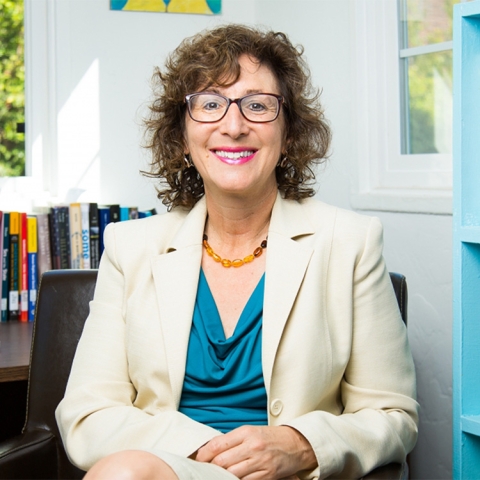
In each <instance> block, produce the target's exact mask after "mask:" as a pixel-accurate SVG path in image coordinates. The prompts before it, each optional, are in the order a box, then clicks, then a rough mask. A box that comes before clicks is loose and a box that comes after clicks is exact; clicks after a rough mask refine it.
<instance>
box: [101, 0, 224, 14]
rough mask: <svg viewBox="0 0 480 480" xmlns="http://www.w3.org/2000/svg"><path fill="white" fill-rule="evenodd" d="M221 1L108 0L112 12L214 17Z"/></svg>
mask: <svg viewBox="0 0 480 480" xmlns="http://www.w3.org/2000/svg"><path fill="white" fill-rule="evenodd" d="M221 6H222V0H110V8H111V9H112V10H122V11H134V12H164V13H197V14H203V15H216V14H219V13H220V12H221Z"/></svg>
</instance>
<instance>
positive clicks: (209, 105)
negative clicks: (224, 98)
mask: <svg viewBox="0 0 480 480" xmlns="http://www.w3.org/2000/svg"><path fill="white" fill-rule="evenodd" d="M219 108H220V104H219V103H218V102H208V103H205V104H204V105H203V109H204V110H218V109H219Z"/></svg>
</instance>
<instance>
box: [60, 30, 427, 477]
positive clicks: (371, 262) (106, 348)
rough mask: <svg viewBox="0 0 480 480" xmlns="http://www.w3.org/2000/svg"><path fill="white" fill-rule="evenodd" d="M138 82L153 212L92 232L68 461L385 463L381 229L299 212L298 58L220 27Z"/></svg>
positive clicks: (389, 429) (201, 468) (396, 400)
mask: <svg viewBox="0 0 480 480" xmlns="http://www.w3.org/2000/svg"><path fill="white" fill-rule="evenodd" d="M155 81H156V82H157V87H159V88H158V89H157V91H156V97H155V99H154V101H153V105H152V107H151V115H150V117H149V118H148V119H147V121H146V125H147V134H148V135H147V146H148V147H149V148H150V149H151V152H152V155H153V158H152V164H151V168H152V171H151V172H150V175H152V176H153V177H156V178H158V179H159V180H160V181H161V183H160V185H159V193H158V195H159V197H160V198H162V199H163V202H164V203H165V204H166V205H167V206H168V207H169V211H168V212H167V213H165V214H164V215H156V216H155V217H151V218H150V219H145V220H140V221H133V222H119V223H116V224H113V223H112V224H110V226H109V227H107V229H106V230H105V241H104V243H105V251H104V253H103V256H102V263H101V266H100V269H99V276H98V282H97V286H96V291H95V298H94V300H93V302H92V303H91V311H90V315H89V317H88V319H87V322H86V324H85V329H84V331H83V334H82V338H81V339H80V342H79V346H78V349H77V352H76V356H75V361H74V364H73V367H72V371H71V374H70V379H69V382H68V387H67V391H66V394H65V398H64V399H63V400H62V402H61V403H60V405H59V407H58V409H57V421H58V424H59V427H60V430H61V433H62V438H63V441H64V443H65V446H66V450H67V451H68V454H69V457H70V458H71V459H72V461H73V462H74V463H75V464H76V465H78V466H80V468H82V469H85V470H89V471H88V473H87V475H86V477H85V478H86V479H87V480H97V479H101V480H108V479H116V478H120V477H121V478H135V479H138V478H148V479H154V478H162V479H163V480H165V479H167V480H169V479H172V480H175V479H180V480H183V479H185V480H186V479H195V480H202V479H206V478H208V479H209V480H210V479H218V480H221V479H224V480H228V479H231V480H234V479H238V478H240V479H243V480H298V479H302V480H303V479H310V480H313V479H319V478H320V477H321V478H325V477H328V476H335V477H337V478H359V477H362V476H363V475H364V474H365V473H366V472H368V471H370V470H372V469H373V468H375V467H377V466H379V465H383V464H386V463H389V462H399V463H401V462H404V461H405V456H406V454H407V453H408V452H410V451H411V449H412V448H413V446H414V444H415V440H416V436H417V421H418V417H417V409H418V405H417V403H416V401H415V399H414V397H415V373H414V367H413V361H412V357H411V354H410V350H409V347H408V341H407V335H406V330H405V325H404V323H403V321H402V319H401V316H400V312H399V310H398V306H397V302H396V298H395V294H394V292H393V289H392V284H391V281H390V278H389V275H388V271H387V269H386V266H385V262H384V261H383V258H382V227H381V225H380V222H379V221H378V219H375V218H370V217H365V216H361V215H358V214H355V213H353V212H349V211H345V210H341V209H339V208H336V207H333V206H329V205H326V204H324V203H321V202H319V201H316V200H314V199H312V198H309V197H311V196H313V194H314V189H313V185H312V183H311V181H312V180H313V173H312V171H311V166H312V165H314V164H316V163H319V162H322V161H324V158H325V155H326V153H327V151H328V148H329V141H330V130H329V127H328V125H327V124H326V122H325V120H324V118H323V113H322V108H321V105H320V102H319V98H318V95H317V92H316V91H315V90H313V89H312V88H311V86H310V80H309V74H308V69H307V67H306V65H305V64H304V62H303V60H302V52H301V49H297V48H295V47H294V46H293V45H292V44H291V43H290V41H289V40H288V38H287V37H286V35H284V34H282V33H276V32H271V31H262V30H260V29H255V28H250V27H246V26H242V25H227V26H224V27H218V28H215V29H213V30H209V31H206V32H202V33H200V34H198V35H196V36H194V37H192V38H189V39H186V40H185V41H184V42H182V44H181V45H180V46H179V47H178V48H177V49H176V50H175V52H174V53H173V54H172V56H171V57H170V58H169V59H168V60H167V64H166V67H165V69H164V71H161V70H157V72H156V74H155ZM392 351H394V352H395V356H394V358H392V355H391V352H392Z"/></svg>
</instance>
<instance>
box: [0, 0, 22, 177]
mask: <svg viewBox="0 0 480 480" xmlns="http://www.w3.org/2000/svg"><path fill="white" fill-rule="evenodd" d="M23 51H24V41H23V1H21V0H16V1H6V0H0V176H2V177H3V176H17V175H24V174H25V138H24V137H25V135H24V134H23V133H19V132H21V131H22V129H23V125H24V123H23V122H24V121H25V120H24V118H25V113H24V110H25V108H24V106H25V95H24V80H25V69H24V64H23Z"/></svg>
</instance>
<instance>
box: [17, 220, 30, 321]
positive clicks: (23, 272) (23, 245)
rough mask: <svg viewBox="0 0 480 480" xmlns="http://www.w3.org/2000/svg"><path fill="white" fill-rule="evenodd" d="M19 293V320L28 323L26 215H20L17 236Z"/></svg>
mask: <svg viewBox="0 0 480 480" xmlns="http://www.w3.org/2000/svg"><path fill="white" fill-rule="evenodd" d="M18 245H19V256H18V258H19V273H18V280H19V292H20V320H21V321H22V322H28V251H27V214H26V213H24V212H23V213H20V235H19V242H18Z"/></svg>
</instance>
